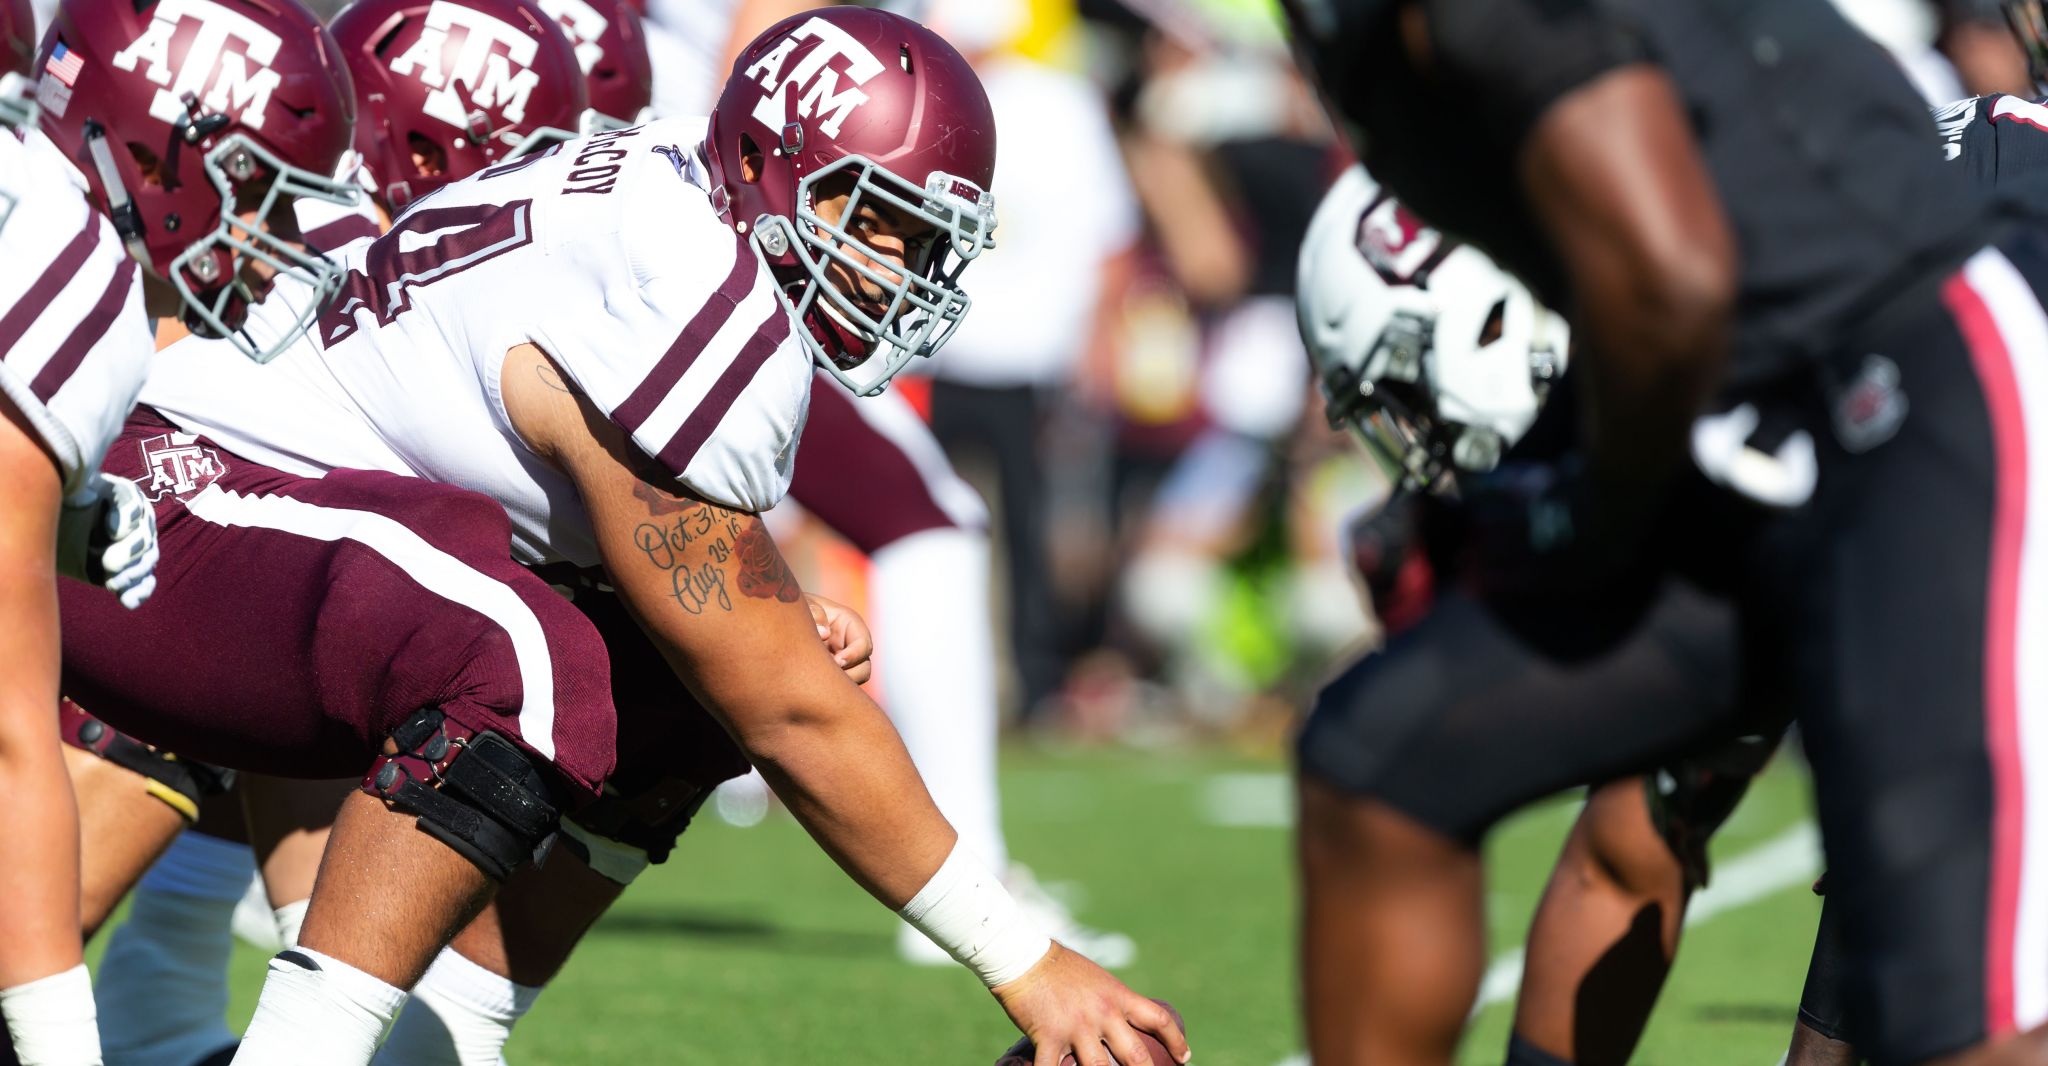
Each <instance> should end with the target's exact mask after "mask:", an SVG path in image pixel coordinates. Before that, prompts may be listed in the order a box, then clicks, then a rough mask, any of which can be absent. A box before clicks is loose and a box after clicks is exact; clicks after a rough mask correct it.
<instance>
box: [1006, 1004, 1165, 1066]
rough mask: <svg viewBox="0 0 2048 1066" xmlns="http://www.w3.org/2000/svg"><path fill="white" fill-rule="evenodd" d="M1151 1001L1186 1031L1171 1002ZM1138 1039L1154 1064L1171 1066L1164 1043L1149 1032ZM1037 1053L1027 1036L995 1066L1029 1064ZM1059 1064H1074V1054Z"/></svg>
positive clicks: (1140, 1035) (1156, 1065) (1011, 1048)
mask: <svg viewBox="0 0 2048 1066" xmlns="http://www.w3.org/2000/svg"><path fill="white" fill-rule="evenodd" d="M1152 1002H1154V1003H1157V1004H1159V1005H1160V1006H1162V1007H1165V1008H1166V1011H1167V1013H1168V1014H1171V1015H1173V1022H1174V1024H1175V1025H1178V1026H1180V1031H1181V1032H1182V1033H1186V1032H1187V1031H1188V1023H1187V1019H1185V1018H1183V1017H1181V1016H1180V1011H1178V1010H1175V1009H1174V1006H1173V1004H1171V1003H1168V1002H1167V1001H1165V1000H1163V999H1155V1000H1153V1001H1152ZM1138 1039H1139V1040H1140V1041H1142V1042H1143V1043H1144V1045H1145V1051H1146V1052H1147V1053H1148V1054H1150V1055H1151V1056H1152V1062H1153V1064H1154V1066H1173V1053H1172V1052H1170V1051H1168V1050H1166V1045H1165V1044H1162V1043H1160V1042H1159V1041H1158V1040H1157V1039H1156V1038H1154V1037H1153V1035H1152V1034H1151V1033H1145V1032H1141V1033H1139V1034H1138ZM1037 1054H1038V1049H1037V1048H1036V1047H1034V1046H1032V1043H1031V1038H1030V1037H1028V1036H1027V1037H1025V1038H1023V1039H1021V1040H1019V1041H1017V1042H1016V1043H1014V1044H1012V1045H1010V1048H1009V1050H1008V1051H1005V1052H1003V1057H1002V1058H999V1059H997V1060H996V1066H1031V1059H1032V1057H1033V1056H1035V1055H1037ZM1060 1066H1076V1063H1075V1060H1074V1056H1072V1055H1068V1056H1067V1057H1066V1058H1063V1059H1061V1060H1060ZM1119 1066H1121V1064H1119Z"/></svg>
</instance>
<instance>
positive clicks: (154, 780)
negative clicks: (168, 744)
mask: <svg viewBox="0 0 2048 1066" xmlns="http://www.w3.org/2000/svg"><path fill="white" fill-rule="evenodd" d="M59 721H60V722H61V724H62V728H63V732H64V743H66V744H69V745H71V746H72V747H74V748H77V749H79V750H80V751H88V752H91V753H92V754H94V755H97V756H99V757H100V758H102V759H105V760H107V761H108V762H110V763H113V764H114V765H115V766H119V767H121V768H122V769H124V770H131V771H134V772H135V773H138V774H141V775H142V776H143V778H144V779H145V782H146V783H145V785H144V787H145V788H147V789H148V790H149V794H150V795H152V796H155V797H156V798H157V799H159V800H162V801H163V802H164V804H165V805H166V806H168V807H170V808H171V809H172V810H174V811H177V812H178V813H179V814H182V815H184V816H185V820H186V821H187V822H196V821H198V820H199V804H200V801H202V800H204V799H205V798H206V797H208V796H218V795H220V794H221V793H223V792H226V791H227V790H228V789H230V788H232V787H234V783H235V772H234V771H233V770H226V769H222V768H221V767H218V766H212V765H209V764H207V763H203V762H193V761H191V760H189V759H181V758H179V757H177V756H176V755H173V754H171V753H170V752H167V751H158V750H157V749H155V748H153V747H151V746H149V745H148V744H144V743H143V742H142V741H139V740H137V739H135V738H134V737H131V736H129V735H128V734H126V733H123V732H121V731H120V730H118V729H115V728H114V727H113V726H110V725H108V724H107V723H105V722H102V721H100V720H99V719H97V718H94V717H93V716H92V715H90V714H87V713H86V712H85V710H84V709H83V708H81V707H79V706H78V705H77V704H75V703H73V702H71V701H70V700H65V701H64V702H63V704H62V709H61V711H60V712H59Z"/></svg>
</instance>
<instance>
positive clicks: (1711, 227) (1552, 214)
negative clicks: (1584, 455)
mask: <svg viewBox="0 0 2048 1066" xmlns="http://www.w3.org/2000/svg"><path fill="white" fill-rule="evenodd" d="M1522 169H1523V177H1524V180H1525V183H1526V184H1527V186H1528V188H1529V193H1530V201H1531V204H1532V206H1533V207H1534V209H1535V211H1536V213H1537V215H1538V218H1539V220H1540V221H1541V222H1542V224H1543V226H1544V229H1545V231H1546V232H1547V233H1548V234H1549V236H1550V237H1551V239H1552V240H1553V241H1554V242H1555V243H1556V245H1557V248H1558V251H1559V253H1560V255H1561V257H1562V259H1563V261H1564V263H1565V265H1566V268H1567V270H1568V272H1569V274H1570V277H1571V282H1572V286H1573V290H1574V295H1575V297H1576V298H1577V300H1578V307H1577V311H1578V314H1577V315H1576V316H1575V318H1576V321H1575V322H1574V326H1575V327H1577V328H1578V329H1579V330H1580V331H1581V332H1580V337H1581V338H1582V341H1583V344H1584V349H1585V351H1586V354H1587V356H1588V358H1587V360H1586V363H1587V364H1588V365H1587V369H1586V371H1585V372H1583V376H1581V387H1582V388H1583V389H1584V390H1585V398H1586V400H1587V401H1588V402H1587V409H1588V415H1589V417H1590V422H1589V425H1588V435H1589V438H1590V439H1589V442H1588V443H1589V448H1590V451H1591V454H1592V458H1593V462H1594V467H1595V473H1596V475H1597V476H1599V477H1600V479H1601V480H1602V481H1603V482H1605V483H1607V484H1609V485H1610V486H1612V487H1614V488H1617V489H1621V490H1623V491H1642V490H1649V489H1653V488H1655V487H1656V486H1658V485H1660V484H1661V483H1662V482H1664V481H1665V480H1666V479H1667V478H1669V476H1670V475H1671V474H1672V473H1673V472H1674V471H1675V470H1676V469H1678V467H1679V465H1680V463H1681V462H1682V461H1683V458H1684V455H1685V450H1686V441H1687V439H1688V435H1689V431H1690V426H1691V422H1692V419H1693V417H1694V416H1695V415H1697V414H1698V413H1699V410H1700V408H1701V406H1702V405H1703V404H1704V403H1705V402H1706V400H1707V398H1708V397H1709V396H1710V395H1711V393H1712V391H1713V389H1714V387H1715V386H1716V384H1717V383H1718V381H1719V379H1720V374H1721V370H1722V367H1723V366H1724V364H1725V363H1726V361H1727V355H1728V344H1729V319H1730V316H1731V314H1732V309H1733V305H1734V293H1735V269H1736V268H1735V251H1734V239H1733V237H1732V236H1731V234H1730V231H1729V229H1728V225H1727V222H1726V219H1725V217H1724V216H1723V213H1722V210H1721V205H1720V200H1719V197H1718V195H1717V194H1716V192H1715V190H1714V188H1713V185H1712V182H1711V180H1710V178H1709V177H1708V174H1707V171H1706V166H1705V163H1704V160H1703V159H1702V158H1701V156H1700V152H1699V148H1698V145H1697V144H1696V143H1694V141H1693V137H1692V132H1691V129H1690V126H1689V124H1688V123H1687V120H1686V118H1685V113H1684V109H1683V106H1682V102H1681V101H1680V100H1679V98H1678V95H1677V93H1676V90H1675V89H1674V88H1673V87H1672V85H1671V83H1670V81H1669V79H1668V78H1667V77H1666V76H1665V75H1663V74H1662V73H1659V72H1657V71H1656V70H1655V69H1653V68H1650V67H1646V66H1632V67H1625V68H1621V69H1619V70H1616V71H1614V72H1612V73H1610V74H1607V75H1604V76H1602V77H1601V78H1599V79H1597V80H1595V81H1594V82H1592V83H1590V84H1588V85H1587V86H1585V87H1584V88H1581V89H1578V90H1576V91H1574V92H1573V93H1571V94H1570V95H1568V96H1566V97H1565V98H1564V99H1562V100H1560V101H1559V102H1558V103H1557V104H1555V105H1553V106H1552V108H1551V109H1550V111H1549V112H1548V113H1546V114H1545V116H1544V117H1543V118H1542V120H1541V121H1539V122H1538V124H1537V127H1536V129H1535V131H1534V132H1533V133H1532V134H1531V135H1530V141H1529V145H1528V147H1527V148H1526V149H1525V150H1524V155H1523V168H1522Z"/></svg>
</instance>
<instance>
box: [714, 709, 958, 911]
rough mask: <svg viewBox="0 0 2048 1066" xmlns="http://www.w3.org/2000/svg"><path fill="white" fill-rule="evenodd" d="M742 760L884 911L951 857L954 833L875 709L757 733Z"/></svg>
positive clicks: (907, 896)
mask: <svg viewBox="0 0 2048 1066" xmlns="http://www.w3.org/2000/svg"><path fill="white" fill-rule="evenodd" d="M749 753H750V754H751V755H753V756H754V761H755V765H756V766H757V767H758V768H759V769H760V771H761V775H762V776H763V777H765V778H767V779H768V783H769V784H770V785H772V786H773V787H774V789H775V794H776V795H777V796H779V797H781V799H782V801H783V803H785V804H787V805H788V806H789V810H790V813H791V814H794V815H796V817H797V819H798V820H799V821H801V822H802V823H803V826H804V829H805V830H807V831H808V832H809V833H810V834H811V836H812V838H813V839H815V840H817V842H818V844H819V846H820V847H822V848H824V849H825V851H826V853H827V854H829V855H831V856H832V861H834V862H836V863H838V864H839V866H840V868H841V869H843V870H845V871H846V873H847V875H848V876H850V877H852V878H853V879H854V880H855V881H857V882H859V883H860V886H861V887H862V888H864V889H866V890H867V891H868V893H869V894H871V895H873V896H874V897H875V898H876V899H878V900H880V901H881V902H882V903H883V904H884V905H886V906H887V907H888V908H889V909H890V910H898V909H901V908H902V906H903V905H904V904H905V903H907V902H909V901H910V898H911V897H912V896H914V895H916V894H917V891H918V889H920V888H922V887H924V884H925V882H926V881H928V880H930V879H931V875H932V872H933V871H935V870H937V869H938V868H939V864H940V863H942V862H944V861H945V859H946V855H947V853H949V852H951V851H952V850H953V843H954V840H955V834H954V832H953V827H952V826H951V825H948V824H947V822H946V820H945V818H944V817H943V816H941V815H940V814H939V810H938V808H937V807H936V806H933V804H932V800H931V797H930V796H929V795H928V794H927V793H926V792H925V787H924V781H923V780H922V779H921V778H919V777H918V775H917V769H916V767H914V766H912V765H911V762H910V755H909V753H908V752H906V751H905V750H904V748H903V742H902V741H901V740H900V739H898V737H897V735H896V730H895V728H894V727H893V726H891V725H890V724H889V720H888V719H887V718H886V717H885V716H883V714H882V712H881V710H880V708H873V707H872V706H871V708H870V710H869V711H866V712H862V713H846V712H840V713H833V714H829V715H822V716H808V719H807V721H806V722H805V723H804V724H801V725H789V726H783V727H779V728H776V729H773V730H768V731H764V735H762V736H761V737H760V738H759V740H758V743H757V747H756V749H750V752H749Z"/></svg>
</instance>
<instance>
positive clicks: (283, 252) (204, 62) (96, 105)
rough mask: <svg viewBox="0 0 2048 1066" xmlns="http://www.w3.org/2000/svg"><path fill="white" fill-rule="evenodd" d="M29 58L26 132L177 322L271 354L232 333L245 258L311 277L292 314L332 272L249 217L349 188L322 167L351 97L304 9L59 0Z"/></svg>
mask: <svg viewBox="0 0 2048 1066" xmlns="http://www.w3.org/2000/svg"><path fill="white" fill-rule="evenodd" d="M36 70H37V72H38V74H39V75H40V81H39V82H38V88H37V93H36V101H37V104H38V107H39V109H40V112H41V114H40V116H39V118H38V124H39V126H40V128H41V129H42V131H43V133H44V134H45V135H47V136H48V137H49V138H50V140H51V141H52V142H54V143H55V144H56V146H57V147H58V149H59V150H61V151H62V152H63V153H64V155H65V156H66V157H68V158H69V159H70V160H71V161H72V163H74V164H75V165H77V167H78V168H79V170H80V171H82V172H83V173H84V175H85V177H86V180H87V182H88V183H89V184H90V186H91V190H92V197H93V199H94V201H95V202H96V203H98V205H99V206H100V208H101V209H102V210H104V211H106V212H107V214H108V215H109V217H111V218H112V219H113V222H114V226H115V228H116V229H117V230H118V231H119V232H120V233H121V236H122V238H123V239H124V240H125V241H126V242H127V245H128V249H129V251H130V252H131V253H133V254H134V256H135V257H136V258H137V259H138V260H140V261H141V262H142V264H143V265H144V266H146V267H148V268H149V270H150V272H151V273H152V274H154V275H155V276H157V277H159V278H161V279H163V280H165V281H168V282H170V283H171V284H172V285H173V286H174V287H176V289H177V290H178V294H179V296H180V298H181V299H182V301H183V303H184V312H183V315H182V317H183V318H184V320H185V324H186V325H187V326H189V327H190V328H191V329H192V330H193V331H194V332H196V333H200V334H204V335H207V336H214V337H226V338H229V339H230V340H231V341H232V342H233V343H234V344H235V345H236V346H237V347H239V348H240V349H241V350H242V351H243V353H244V354H246V355H248V356H250V357H251V358H253V359H258V360H263V359H268V358H270V357H271V356H273V355H275V354H276V353H277V352H278V351H281V350H283V348H284V346H285V345H286V344H288V343H290V339H291V337H290V336H289V335H288V336H285V337H281V338H274V339H273V340H274V343H272V344H271V345H270V346H268V347H267V348H258V347H257V345H256V344H255V342H254V341H252V340H250V339H249V338H248V337H246V336H243V335H241V334H240V332H239V331H240V328H241V325H242V321H243V319H244V318H245V317H246V316H247V312H248V303H249V302H251V301H253V300H255V299H259V298H260V297H259V296H258V295H257V293H256V291H255V290H254V289H253V288H252V287H251V285H250V284H248V282H249V281H250V280H251V277H252V274H251V273H249V272H248V269H247V268H249V267H250V266H251V265H253V264H255V263H261V264H264V265H266V266H268V267H269V268H270V269H271V270H274V271H276V272H278V273H280V274H289V275H295V276H297V277H298V278H299V279H300V280H303V281H305V282H307V283H308V284H310V285H312V286H313V294H312V298H311V299H309V300H307V301H306V306H305V307H304V308H303V309H302V319H304V320H308V321H309V320H311V318H312V317H313V316H314V315H316V314H318V312H319V310H320V305H321V304H323V303H324V302H325V300H326V297H327V296H330V295H332V294H333V292H334V290H335V289H337V288H338V287H339V286H340V283H341V272H340V268H338V267H336V266H335V265H334V264H333V263H331V262H329V261H327V260H325V259H323V258H321V257H319V256H317V255H311V254H308V253H307V252H306V251H305V250H304V249H303V248H301V247H299V246H298V245H296V244H294V243H292V242H289V241H286V240H284V239H282V238H280V237H275V236H272V235H271V234H270V233H269V232H268V231H267V230H266V229H265V228H263V225H262V223H264V222H265V221H267V220H269V219H272V218H277V219H286V218H288V216H289V214H290V211H291V201H292V200H293V199H295V198H300V197H316V198H319V199H323V200H332V201H334V202H336V203H342V204H348V203H353V202H354V200H355V191H354V189H353V187H352V186H350V185H349V184H348V183H346V182H340V181H336V180H334V179H333V177H332V175H333V173H334V171H335V169H336V166H337V164H338V163H339V162H340V160H341V157H342V154H343V153H344V152H346V151H348V146H349V137H350V131H351V127H352V125H353V123H354V120H355V98H354V95H353V93H352V92H351V90H350V88H349V82H348V72H347V71H346V70H345V69H343V67H342V65H341V53H340V51H339V50H338V49H336V48H335V46H334V40H333V38H331V37H329V36H328V35H327V31H326V30H325V29H323V28H321V25H320V20H319V19H317V18H315V17H314V16H313V14H312V13H311V12H309V11H307V10H306V9H305V8H303V7H301V6H300V5H299V3H298V0H141V2H137V0H64V2H63V5H62V6H61V7H59V8H58V9H57V17H56V20H55V22H54V23H53V25H52V26H51V27H50V32H49V34H48V35H47V36H46V37H44V39H43V47H42V53H41V55H40V57H39V59H38V62H37V64H36ZM252 208H253V209H254V210H255V215H254V221H253V222H248V221H244V220H243V218H242V217H241V215H240V214H238V210H239V211H240V212H244V213H246V212H248V211H249V210H250V209H252ZM286 231H287V232H290V229H289V227H287V230H286ZM302 298H303V297H302Z"/></svg>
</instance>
